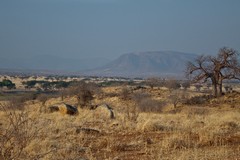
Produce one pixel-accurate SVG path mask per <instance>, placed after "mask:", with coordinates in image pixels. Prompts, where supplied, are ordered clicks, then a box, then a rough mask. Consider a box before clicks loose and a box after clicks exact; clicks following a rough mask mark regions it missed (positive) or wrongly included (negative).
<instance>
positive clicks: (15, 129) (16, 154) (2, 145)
mask: <svg viewBox="0 0 240 160" xmlns="http://www.w3.org/2000/svg"><path fill="white" fill-rule="evenodd" d="M0 107H1V110H2V111H3V112H4V114H5V118H6V120H5V123H4V128H0V159H3V160H14V159H26V158H29V156H28V153H26V152H25V151H24V149H25V148H26V147H27V145H28V144H29V143H30V142H31V140H33V139H34V138H36V136H37V132H38V131H39V130H40V129H35V127H33V126H34V124H35V122H34V120H33V119H31V118H29V115H28V112H25V111H16V110H8V108H9V107H8V106H6V105H1V106H0ZM34 157H35V158H36V157H41V154H37V155H34V156H33V157H32V158H33V159H34Z"/></svg>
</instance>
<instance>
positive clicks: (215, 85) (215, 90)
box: [212, 83, 217, 97]
mask: <svg viewBox="0 0 240 160" xmlns="http://www.w3.org/2000/svg"><path fill="white" fill-rule="evenodd" d="M212 94H213V96H214V97H217V84H215V83H213V84H212Z"/></svg>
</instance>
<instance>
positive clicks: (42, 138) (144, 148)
mask: <svg viewBox="0 0 240 160" xmlns="http://www.w3.org/2000/svg"><path fill="white" fill-rule="evenodd" d="M115 89H117V91H118V93H120V92H121V87H118V88H117V87H115V88H104V89H103V90H104V92H105V93H107V94H105V97H102V98H101V99H98V98H96V99H94V101H93V103H95V104H100V103H107V104H110V106H111V107H112V108H113V111H114V113H115V119H110V118H109V112H106V111H105V110H103V109H96V110H88V109H81V108H79V109H78V112H79V114H78V115H75V116H69V115H66V114H61V113H58V112H54V113H45V112H39V108H40V107H41V105H42V103H41V102H38V101H34V103H25V107H24V108H25V109H24V110H23V111H21V110H17V111H15V112H17V113H18V114H21V113H22V112H24V113H27V115H26V116H27V119H31V126H30V128H26V130H25V131H26V132H27V133H29V134H32V133H34V137H33V139H28V141H27V143H26V145H25V146H24V147H23V150H22V153H21V154H20V156H19V157H18V158H16V159H25V160H26V159H34V158H35V159H41V160H49V159H54V160H55V159H56V160H65V159H67V160H74V159H81V158H82V159H89V160H95V159H96V160H98V159H108V160H112V159H115V160H117V159H126V160H128V159H141V160H142V159H143V160H145V159H148V160H149V159H161V160H162V159H166V160H167V159H169V160H187V159H189V160H190V159H191V160H205V159H211V160H212V159H213V160H219V159H220V160H225V159H228V160H231V159H232V160H236V159H238V158H239V157H240V147H239V146H240V108H239V107H238V106H237V104H239V103H238V102H239V100H240V98H239V96H238V95H237V96H235V97H233V100H231V101H230V102H229V101H227V100H226V98H225V99H224V97H223V98H222V99H220V100H219V101H221V103H222V107H219V105H218V104H217V103H216V102H212V103H211V104H209V105H208V106H207V107H204V106H184V105H179V107H178V108H173V107H172V105H171V104H169V105H166V108H164V110H162V112H161V113H159V112H158V113H153V112H141V111H139V110H138V109H137V107H136V103H135V102H134V101H132V100H124V101H123V100H122V99H121V97H119V96H118V95H119V94H111V93H115V92H116V91H115ZM146 92H148V93H150V95H151V98H152V99H156V100H164V99H166V98H167V97H168V94H169V92H168V91H165V90H164V91H162V90H159V89H158V90H151V89H149V90H147V91H146ZM109 95H112V96H109ZM228 96H230V95H228ZM61 102H62V101H61V98H52V99H49V100H48V101H46V103H45V105H46V106H47V107H48V106H51V105H54V104H57V103H61ZM64 102H65V103H68V104H71V105H74V104H76V103H77V98H76V97H68V98H65V99H64ZM232 104H234V106H235V107H231V106H232ZM10 111H12V110H8V111H7V112H6V111H4V110H1V111H0V116H1V118H0V136H2V133H3V132H5V128H6V127H8V126H9V125H10V123H9V121H8V120H9V117H8V113H9V112H10ZM29 123H30V122H29ZM34 131H35V132H34ZM36 131H37V132H36ZM21 137H22V136H21ZM1 143H2V142H1ZM0 159H1V158H0ZM8 159H10V158H8Z"/></svg>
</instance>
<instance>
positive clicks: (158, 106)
mask: <svg viewBox="0 0 240 160" xmlns="http://www.w3.org/2000/svg"><path fill="white" fill-rule="evenodd" d="M132 99H133V100H134V102H135V105H136V106H137V108H138V110H139V111H140V112H162V109H163V107H165V106H166V102H164V101H157V100H154V99H152V98H151V96H150V95H149V94H145V93H135V94H133V96H132Z"/></svg>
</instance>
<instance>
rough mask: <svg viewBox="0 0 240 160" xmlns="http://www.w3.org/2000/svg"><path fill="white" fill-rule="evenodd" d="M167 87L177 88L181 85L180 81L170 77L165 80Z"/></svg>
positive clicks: (170, 88)
mask: <svg viewBox="0 0 240 160" xmlns="http://www.w3.org/2000/svg"><path fill="white" fill-rule="evenodd" d="M165 87H167V88H168V89H169V90H176V89H179V88H180V87H181V85H180V83H179V82H178V81H177V80H175V79H169V80H166V81H165Z"/></svg>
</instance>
